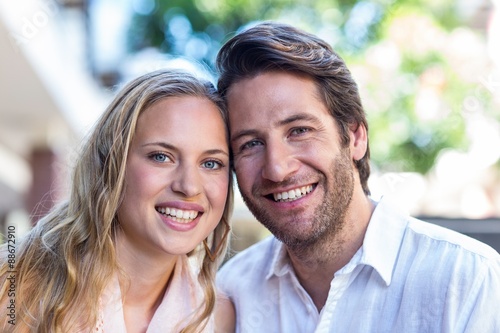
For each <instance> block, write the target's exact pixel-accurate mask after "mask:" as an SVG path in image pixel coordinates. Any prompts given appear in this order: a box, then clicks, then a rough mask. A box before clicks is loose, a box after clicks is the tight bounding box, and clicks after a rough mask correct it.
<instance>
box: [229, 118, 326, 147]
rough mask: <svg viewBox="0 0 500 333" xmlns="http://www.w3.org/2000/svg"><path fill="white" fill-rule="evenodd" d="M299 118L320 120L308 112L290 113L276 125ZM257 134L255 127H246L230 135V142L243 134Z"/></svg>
mask: <svg viewBox="0 0 500 333" xmlns="http://www.w3.org/2000/svg"><path fill="white" fill-rule="evenodd" d="M301 120H306V121H311V122H320V121H319V119H318V118H316V117H314V116H311V115H310V114H307V113H298V114H294V115H291V116H290V117H288V118H285V119H282V120H280V121H278V122H277V123H276V125H277V126H284V125H288V124H291V123H293V122H296V121H301ZM258 134H259V131H258V130H256V129H247V130H241V131H239V132H236V133H235V134H234V135H232V136H231V142H234V141H237V140H238V139H240V138H242V137H244V136H257V135H258Z"/></svg>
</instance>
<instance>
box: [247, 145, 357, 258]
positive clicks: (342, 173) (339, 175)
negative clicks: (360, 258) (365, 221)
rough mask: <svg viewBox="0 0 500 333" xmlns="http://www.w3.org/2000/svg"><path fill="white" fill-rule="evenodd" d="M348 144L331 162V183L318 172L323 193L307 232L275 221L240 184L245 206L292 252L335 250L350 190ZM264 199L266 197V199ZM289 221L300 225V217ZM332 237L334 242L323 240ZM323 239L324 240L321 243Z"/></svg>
mask: <svg viewBox="0 0 500 333" xmlns="http://www.w3.org/2000/svg"><path fill="white" fill-rule="evenodd" d="M349 155H350V154H349V148H347V147H346V148H342V149H341V151H340V154H339V155H338V156H337V158H336V159H335V160H334V161H333V162H332V166H331V167H330V176H331V179H333V183H331V184H328V183H327V181H326V175H324V174H320V180H319V182H318V185H319V184H323V186H324V188H325V197H324V201H323V203H322V204H320V205H319V206H318V207H316V209H315V211H314V215H313V216H314V221H312V223H311V224H312V227H311V228H310V229H311V230H309V231H308V232H303V231H301V230H299V231H298V232H297V230H296V229H292V230H290V229H289V228H286V226H287V225H288V224H287V225H279V224H276V223H275V219H274V218H273V217H272V216H271V215H272V214H269V213H268V212H267V211H266V210H265V209H263V208H262V207H260V206H259V204H258V202H255V201H252V199H251V198H250V197H249V196H248V195H245V194H244V193H243V192H242V191H241V188H240V192H241V194H242V197H243V200H244V202H245V203H246V205H247V206H248V208H249V210H250V211H251V212H252V214H253V215H254V216H255V217H256V219H257V220H258V221H259V222H260V223H262V224H263V225H264V226H265V227H266V228H267V229H268V230H269V231H270V232H271V233H272V234H273V235H274V236H275V237H276V238H277V239H279V240H280V241H281V242H283V243H284V244H285V245H286V246H287V248H288V249H289V250H290V251H292V252H294V253H295V254H296V255H298V256H301V254H304V255H306V254H307V253H308V252H310V251H313V250H314V249H315V248H318V247H319V248H323V249H324V250H326V251H328V249H329V250H330V251H335V249H338V248H339V247H340V245H341V243H342V239H339V235H340V234H341V232H342V230H343V229H344V226H345V224H346V223H345V218H346V215H347V211H348V209H349V206H350V203H351V200H352V196H353V192H354V171H353V170H354V166H353V164H352V162H351V160H350V157H349ZM266 200H267V199H266ZM289 224H290V225H298V226H300V224H301V220H299V219H298V217H297V219H294V220H293V221H291V222H290V223H289ZM332 241H336V242H338V244H327V243H329V242H332ZM325 243H326V244H325Z"/></svg>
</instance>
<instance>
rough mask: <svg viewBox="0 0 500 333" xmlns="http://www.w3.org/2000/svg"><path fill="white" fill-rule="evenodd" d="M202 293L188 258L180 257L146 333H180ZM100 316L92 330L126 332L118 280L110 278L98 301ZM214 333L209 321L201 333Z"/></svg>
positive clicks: (99, 332) (200, 300)
mask: <svg viewBox="0 0 500 333" xmlns="http://www.w3.org/2000/svg"><path fill="white" fill-rule="evenodd" d="M203 300H204V299H203V290H202V288H201V286H200V284H199V283H198V280H197V279H196V277H195V274H194V272H193V270H192V268H191V265H190V263H189V261H188V258H187V256H179V259H178V260H177V263H176V264H175V268H174V272H173V276H172V278H171V280H170V283H169V286H168V288H167V290H166V292H165V295H164V296H163V300H162V302H161V304H160V306H159V307H158V309H156V312H155V314H154V315H153V318H152V319H151V322H150V323H149V327H148V330H147V333H159V332H161V333H164V332H179V331H180V329H181V328H182V327H184V325H185V324H186V323H188V322H189V319H190V316H191V315H193V314H194V313H195V311H196V309H197V308H198V307H199V306H200V305H201V304H202V303H203ZM101 307H102V311H101V315H100V318H99V322H98V325H97V327H96V329H95V332H97V333H121V332H123V333H125V332H127V330H126V328H125V320H124V316H123V308H122V296H121V291H120V285H119V283H118V279H117V278H115V279H113V281H112V283H110V285H109V286H108V287H107V288H106V290H105V292H104V294H103V296H102V298H101ZM213 331H214V319H213V316H212V317H211V318H210V320H209V322H208V324H207V326H206V327H205V329H204V330H203V332H207V333H208V332H213Z"/></svg>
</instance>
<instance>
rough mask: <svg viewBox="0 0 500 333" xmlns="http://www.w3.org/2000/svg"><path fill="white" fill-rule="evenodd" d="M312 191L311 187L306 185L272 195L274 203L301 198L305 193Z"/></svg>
mask: <svg viewBox="0 0 500 333" xmlns="http://www.w3.org/2000/svg"><path fill="white" fill-rule="evenodd" d="M312 189H313V187H312V185H307V186H302V187H298V188H296V189H292V190H288V191H284V192H280V193H274V194H273V196H274V201H293V200H296V199H299V198H301V197H303V196H304V195H306V194H307V193H310V192H311V191H312Z"/></svg>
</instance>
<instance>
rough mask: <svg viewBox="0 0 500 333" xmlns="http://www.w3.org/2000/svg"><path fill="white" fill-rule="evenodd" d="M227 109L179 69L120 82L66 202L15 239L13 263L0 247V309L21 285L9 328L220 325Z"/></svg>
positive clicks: (227, 189)
mask: <svg viewBox="0 0 500 333" xmlns="http://www.w3.org/2000/svg"><path fill="white" fill-rule="evenodd" d="M222 111H223V104H222V103H221V102H220V100H219V97H218V95H217V94H216V92H215V89H214V88H213V86H212V85H211V84H210V83H206V82H202V81H199V80H198V79H196V78H195V77H193V76H191V75H190V74H187V73H183V72H179V71H166V70H162V71H157V72H153V73H149V74H146V75H143V76H141V77H139V78H137V79H136V80H134V81H132V82H131V83H129V84H128V85H127V86H125V87H124V88H123V89H122V90H121V92H120V93H119V94H118V95H117V97H116V98H115V99H114V101H113V102H112V103H111V105H110V106H109V107H108V109H107V110H106V111H105V112H104V114H103V115H102V116H101V118H100V120H99V121H98V123H97V125H96V127H95V129H94V131H93V133H92V134H91V135H90V136H89V139H88V141H87V143H86V144H85V145H84V146H83V148H82V150H81V154H80V157H79V159H78V161H77V162H76V165H75V169H74V173H73V184H72V190H71V196H70V198H69V199H68V200H67V201H66V202H64V203H62V204H61V205H59V206H58V207H56V208H54V209H53V211H52V212H50V213H49V214H48V215H47V216H46V217H45V218H43V219H42V220H40V221H39V222H38V224H37V225H36V227H34V228H33V230H32V231H31V232H30V233H29V235H28V237H26V238H25V239H24V240H22V241H21V243H20V244H18V245H17V252H16V267H15V269H13V268H12V267H9V261H8V260H7V259H8V258H9V257H8V254H9V252H8V249H7V248H5V247H4V248H2V253H1V254H2V256H1V257H0V258H1V260H2V263H1V267H0V276H1V278H2V289H1V291H0V302H1V304H2V309H3V311H2V313H4V312H5V311H7V310H8V311H10V310H9V309H7V305H9V304H10V303H12V299H13V298H12V297H11V296H9V288H10V286H11V285H12V281H14V280H15V287H16V288H15V291H16V295H15V299H14V304H15V310H14V312H13V311H10V313H12V312H13V316H14V318H13V321H12V322H10V321H9V322H7V320H5V321H4V322H1V323H0V327H2V332H26V331H29V332H32V331H33V332H35V331H36V332H80V331H85V332H87V331H95V332H129V333H130V332H165V331H167V332H174V331H175V332H213V331H214V329H215V328H214V326H215V323H214V315H213V311H214V308H215V306H216V303H219V302H217V299H218V298H217V297H216V293H215V288H214V276H215V272H216V269H217V267H218V264H219V263H220V262H221V261H222V259H223V257H224V254H225V251H226V247H227V243H228V237H227V235H228V233H229V230H230V227H229V216H230V213H231V209H232V199H233V192H232V180H231V179H232V178H231V177H230V167H229V165H230V160H229V148H228V131H227V127H226V122H225V118H224V116H223V112H222ZM190 258H192V259H193V260H191V259H190ZM193 263H195V264H196V265H193ZM14 270H15V272H16V276H15V279H14V280H12V279H10V277H11V274H10V273H11V272H12V271H14ZM11 280H12V281H11ZM10 289H12V288H10ZM228 304H229V305H230V302H227V301H224V300H223V301H222V302H221V305H220V308H223V309H226V307H227V306H228ZM4 305H5V306H4ZM6 309H7V310H6ZM229 310H231V308H230V306H229ZM10 313H9V314H10ZM229 314H230V313H228V316H226V317H225V320H226V321H228V322H229V323H230V322H231V316H230V315H229ZM2 317H3V318H6V317H7V316H6V315H3V316H2ZM12 323H15V325H13V324H12ZM224 327H227V323H224Z"/></svg>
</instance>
